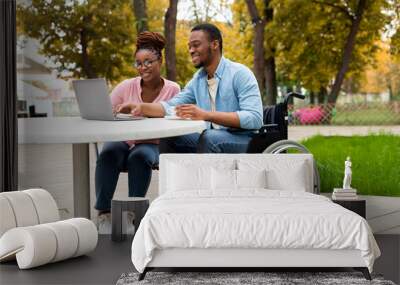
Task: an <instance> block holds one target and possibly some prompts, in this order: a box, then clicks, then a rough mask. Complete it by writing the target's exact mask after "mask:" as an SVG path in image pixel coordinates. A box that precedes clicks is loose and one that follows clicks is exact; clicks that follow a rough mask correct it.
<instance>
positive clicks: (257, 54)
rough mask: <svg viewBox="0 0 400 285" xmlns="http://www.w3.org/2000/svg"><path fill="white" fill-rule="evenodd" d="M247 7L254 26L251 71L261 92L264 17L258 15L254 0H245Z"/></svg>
mask: <svg viewBox="0 0 400 285" xmlns="http://www.w3.org/2000/svg"><path fill="white" fill-rule="evenodd" d="M246 4H247V8H248V9H249V14H250V17H251V23H252V25H253V27H254V39H253V44H254V59H253V71H254V73H255V76H256V78H257V82H258V87H259V88H260V91H261V94H264V90H265V73H264V70H265V58H264V29H265V25H266V21H265V19H263V18H262V16H261V15H260V13H259V11H258V9H257V6H256V2H255V0H246Z"/></svg>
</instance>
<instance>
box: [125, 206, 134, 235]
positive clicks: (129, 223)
mask: <svg viewBox="0 0 400 285" xmlns="http://www.w3.org/2000/svg"><path fill="white" fill-rule="evenodd" d="M134 219H135V213H133V212H129V211H128V212H123V213H122V233H123V234H127V235H134V234H135V226H134V224H133V220H134Z"/></svg>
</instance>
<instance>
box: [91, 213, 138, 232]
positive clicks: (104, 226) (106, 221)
mask: <svg viewBox="0 0 400 285" xmlns="http://www.w3.org/2000/svg"><path fill="white" fill-rule="evenodd" d="M134 218H135V214H134V213H133V212H123V213H122V233H123V234H127V235H134V234H135V226H134V225H133V221H134ZM97 228H98V231H99V234H100V235H110V234H111V214H110V213H106V214H100V215H99V216H98V217H97Z"/></svg>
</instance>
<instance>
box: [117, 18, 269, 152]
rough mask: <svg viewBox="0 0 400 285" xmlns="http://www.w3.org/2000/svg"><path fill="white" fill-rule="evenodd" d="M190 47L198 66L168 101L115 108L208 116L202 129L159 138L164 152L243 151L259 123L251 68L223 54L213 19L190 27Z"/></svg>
mask: <svg viewBox="0 0 400 285" xmlns="http://www.w3.org/2000/svg"><path fill="white" fill-rule="evenodd" d="M189 52H190V55H191V57H192V62H193V64H194V66H195V67H196V68H198V69H199V70H198V71H197V72H196V73H195V74H194V76H193V78H192V79H191V80H190V82H189V83H188V84H187V85H186V87H185V88H184V90H183V91H181V92H180V93H179V94H178V95H176V96H175V97H174V98H172V99H171V100H169V101H164V102H160V103H142V104H133V103H126V104H124V105H121V106H120V107H119V109H117V111H120V112H125V113H128V112H131V113H132V114H139V113H140V114H143V115H145V116H149V117H163V116H165V115H169V116H171V115H176V116H179V117H182V118H185V119H191V120H204V121H207V122H208V123H207V129H206V130H205V131H204V132H203V133H202V134H197V133H196V134H190V135H184V136H179V137H173V138H168V139H163V140H162V145H163V150H164V151H165V152H178V153H181V152H202V153H203V152H216V153H220V152H224V153H241V152H246V150H247V145H248V143H249V141H250V139H251V137H252V134H253V132H254V131H255V130H258V129H259V128H260V127H261V126H262V103H261V96H260V90H259V88H258V85H257V80H256V78H255V76H254V74H253V73H252V72H251V70H250V69H249V68H247V67H246V66H244V65H242V64H240V63H236V62H233V61H230V60H228V59H226V58H225V57H224V56H223V55H222V36H221V32H220V31H219V29H218V28H217V27H216V26H214V25H212V24H208V23H205V24H199V25H197V26H195V27H194V28H193V29H192V30H191V34H190V39H189Z"/></svg>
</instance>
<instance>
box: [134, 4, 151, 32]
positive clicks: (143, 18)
mask: <svg viewBox="0 0 400 285" xmlns="http://www.w3.org/2000/svg"><path fill="white" fill-rule="evenodd" d="M133 12H134V13H135V18H136V21H135V23H136V31H137V33H138V34H140V33H141V32H144V31H147V30H148V29H149V28H148V24H147V9H146V0H133Z"/></svg>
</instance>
